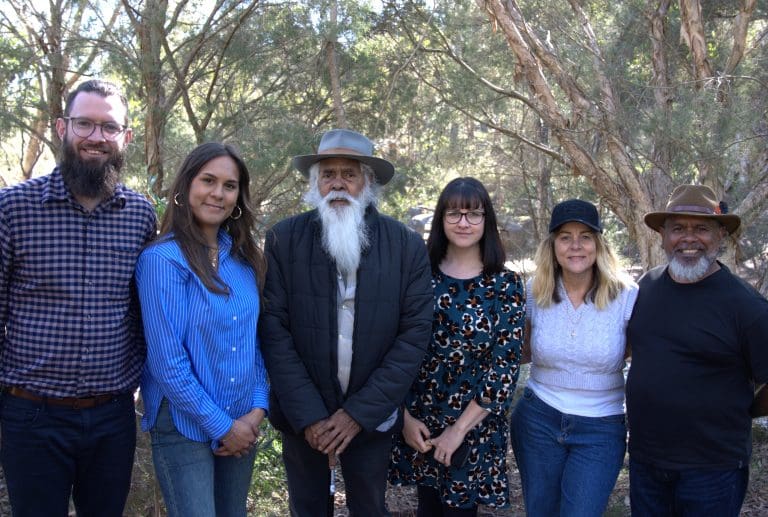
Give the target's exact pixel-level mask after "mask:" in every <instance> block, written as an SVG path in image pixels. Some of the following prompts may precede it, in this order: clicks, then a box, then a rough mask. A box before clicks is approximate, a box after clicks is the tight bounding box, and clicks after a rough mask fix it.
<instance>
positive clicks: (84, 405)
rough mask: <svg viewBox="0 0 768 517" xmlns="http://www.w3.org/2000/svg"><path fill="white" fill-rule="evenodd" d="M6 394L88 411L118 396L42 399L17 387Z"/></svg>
mask: <svg viewBox="0 0 768 517" xmlns="http://www.w3.org/2000/svg"><path fill="white" fill-rule="evenodd" d="M3 391H5V392H6V393H8V394H9V395H13V396H14V397H19V398H20V399H26V400H33V401H35V402H44V403H46V404H50V405H52V406H66V407H69V408H72V409H88V408H94V407H96V406H101V405H102V404H106V403H107V402H109V401H110V400H112V399H114V398H115V397H116V396H117V395H115V394H114V393H105V394H103V395H96V396H95V397H83V398H78V397H41V396H40V395H37V394H35V393H32V392H31V391H27V390H25V389H24V388H19V387H17V386H8V387H6V388H5V390H3Z"/></svg>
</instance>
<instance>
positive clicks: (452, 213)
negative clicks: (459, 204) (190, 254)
mask: <svg viewBox="0 0 768 517" xmlns="http://www.w3.org/2000/svg"><path fill="white" fill-rule="evenodd" d="M462 217H465V218H466V219H467V222H468V223H469V224H471V225H476V224H480V223H482V222H483V219H485V212H483V211H481V210H469V211H463V210H446V211H445V215H444V216H443V218H444V219H445V222H446V223H448V224H456V223H458V222H459V221H461V218H462Z"/></svg>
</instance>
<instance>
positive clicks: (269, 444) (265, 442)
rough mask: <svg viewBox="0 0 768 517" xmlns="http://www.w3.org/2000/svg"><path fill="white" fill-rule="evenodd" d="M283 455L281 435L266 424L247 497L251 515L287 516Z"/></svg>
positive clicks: (286, 489)
mask: <svg viewBox="0 0 768 517" xmlns="http://www.w3.org/2000/svg"><path fill="white" fill-rule="evenodd" d="M282 452H283V447H282V442H281V440H280V433H279V432H278V431H276V430H275V429H274V428H273V427H272V426H271V425H270V424H269V423H268V422H267V423H265V424H264V425H263V426H262V436H261V439H260V440H259V450H258V452H257V453H256V461H255V463H254V465H253V478H252V480H251V490H250V494H249V498H248V499H249V513H250V514H252V515H276V516H277V515H288V501H287V500H286V497H285V494H286V493H287V491H288V487H287V485H286V481H285V468H284V467H283V459H282Z"/></svg>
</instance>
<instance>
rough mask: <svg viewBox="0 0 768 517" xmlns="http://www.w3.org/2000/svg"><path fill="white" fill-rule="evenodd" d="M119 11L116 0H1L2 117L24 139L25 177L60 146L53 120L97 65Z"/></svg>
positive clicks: (21, 155) (23, 173)
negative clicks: (74, 87) (69, 94)
mask: <svg viewBox="0 0 768 517" xmlns="http://www.w3.org/2000/svg"><path fill="white" fill-rule="evenodd" d="M118 13H119V9H118V8H117V6H116V4H115V3H114V2H112V1H104V2H90V1H77V0H49V1H47V2H40V1H36V0H3V9H2V10H0V32H1V33H2V34H3V35H4V40H3V46H4V48H3V52H2V54H3V65H2V71H1V72H0V73H2V80H3V84H5V85H7V86H6V89H5V90H4V93H3V102H2V104H1V105H0V106H1V107H0V109H1V110H2V111H0V116H1V117H2V118H3V119H4V120H6V121H7V122H8V123H10V124H11V125H12V126H13V130H14V131H13V132H15V133H16V134H17V135H18V136H19V137H20V138H19V139H18V140H19V141H20V142H21V145H22V149H21V150H19V151H20V152H19V151H17V153H18V156H19V157H20V162H19V165H20V169H21V176H22V177H24V178H28V177H30V176H31V174H32V171H33V169H34V167H35V165H36V164H37V161H38V159H39V158H40V156H41V155H42V153H43V152H44V151H45V148H46V147H47V148H49V149H50V150H51V152H54V153H55V152H56V151H57V150H58V148H59V144H60V142H59V138H58V135H57V134H56V132H55V131H49V129H50V128H51V127H52V126H51V120H53V119H55V118H56V117H59V116H61V115H62V113H63V105H62V102H63V98H64V96H65V95H66V93H67V91H68V90H69V89H70V87H71V86H72V85H73V84H74V83H75V82H77V81H78V80H80V79H81V78H82V76H84V75H89V74H90V73H92V72H93V70H94V69H98V67H99V65H100V63H99V61H100V58H101V47H100V45H99V42H100V41H101V40H103V38H104V37H105V35H106V34H108V33H109V32H110V31H111V30H112V27H113V26H114V24H115V23H116V20H117V17H118ZM6 134H8V133H6Z"/></svg>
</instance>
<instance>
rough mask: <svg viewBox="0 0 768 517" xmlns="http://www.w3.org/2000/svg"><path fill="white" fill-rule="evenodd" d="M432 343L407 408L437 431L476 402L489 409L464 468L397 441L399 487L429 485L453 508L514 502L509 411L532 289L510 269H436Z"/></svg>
mask: <svg viewBox="0 0 768 517" xmlns="http://www.w3.org/2000/svg"><path fill="white" fill-rule="evenodd" d="M432 285H433V288H434V293H435V315H434V321H433V323H432V338H433V339H432V341H431V342H430V344H429V347H428V349H427V355H426V356H425V358H424V362H423V363H422V365H421V368H420V369H419V373H418V376H417V378H416V380H415V381H414V383H413V386H412V387H411V392H410V394H409V396H408V399H407V401H406V407H407V409H408V411H410V413H411V415H413V416H414V417H416V418H417V419H419V420H420V421H422V422H424V423H425V424H426V426H427V428H428V429H429V431H430V433H431V435H432V436H437V435H439V434H440V433H441V432H442V430H443V429H445V428H446V426H449V425H453V424H454V423H456V421H457V420H458V418H459V416H461V413H462V412H463V411H464V408H465V407H466V406H467V405H468V404H469V402H470V401H472V400H474V401H475V402H476V403H477V404H478V405H480V406H481V407H483V408H484V409H486V410H488V411H489V415H488V416H486V417H485V419H484V420H483V421H482V422H481V423H480V424H478V425H477V426H476V427H475V428H474V429H472V430H471V431H469V432H468V433H467V435H466V437H465V441H467V442H468V444H469V448H470V454H469V459H468V460H467V462H466V464H465V465H464V466H463V467H461V468H448V467H445V466H444V465H442V464H441V463H438V462H437V461H435V459H434V457H433V456H432V452H431V451H430V452H428V453H427V454H421V453H420V452H418V451H416V450H414V449H412V448H411V447H410V446H408V445H407V444H406V443H405V440H404V439H403V436H402V435H401V434H399V433H398V434H397V435H396V436H395V439H394V445H393V449H392V457H391V462H390V468H389V481H390V483H392V484H393V485H408V484H413V483H416V484H418V485H424V486H430V487H433V488H435V489H437V490H438V491H439V492H440V495H441V499H442V501H443V502H444V503H446V504H448V505H449V506H453V507H459V508H471V507H473V506H476V505H478V504H483V505H487V506H492V507H501V506H506V505H507V504H508V499H509V490H508V487H507V461H506V458H507V442H508V441H509V440H508V439H509V424H508V411H509V407H510V404H511V402H512V395H513V393H514V390H515V386H516V384H517V376H518V373H519V371H518V367H519V364H520V345H521V344H522V340H523V327H524V323H525V287H524V284H523V281H522V278H521V277H520V275H518V274H517V273H515V272H513V271H508V270H504V271H502V272H501V273H499V274H496V275H480V276H477V277H475V278H471V279H467V280H460V279H456V278H451V277H449V276H447V275H445V274H443V273H442V272H441V273H438V274H435V275H433V278H432Z"/></svg>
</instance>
